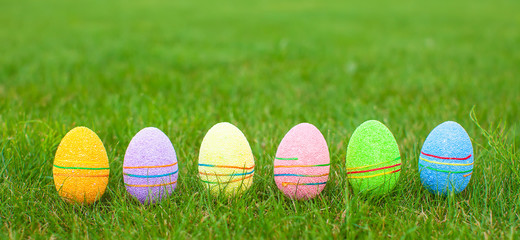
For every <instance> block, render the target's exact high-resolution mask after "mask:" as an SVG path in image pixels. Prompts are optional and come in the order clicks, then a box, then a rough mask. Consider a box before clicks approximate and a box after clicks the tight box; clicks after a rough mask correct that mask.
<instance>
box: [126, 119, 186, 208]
mask: <svg viewBox="0 0 520 240" xmlns="http://www.w3.org/2000/svg"><path fill="white" fill-rule="evenodd" d="M178 172H179V166H178V165H177V155H176V153H175V149H174V148H173V145H172V143H171V142H170V139H169V138H168V136H166V135H165V134H164V133H163V132H162V131H161V130H159V129H157V128H154V127H148V128H144V129H142V130H141V131H139V132H138V133H137V134H136V135H135V136H134V137H133V138H132V140H131V141H130V144H128V148H127V149H126V153H125V159H124V162H123V179H124V182H125V186H126V190H127V191H128V193H130V194H131V195H132V196H134V197H135V198H137V200H139V201H140V202H141V203H148V204H150V203H154V202H157V201H160V200H161V199H163V198H165V197H167V196H169V195H170V194H171V193H172V192H173V191H174V190H175V187H176V186H177V177H178Z"/></svg>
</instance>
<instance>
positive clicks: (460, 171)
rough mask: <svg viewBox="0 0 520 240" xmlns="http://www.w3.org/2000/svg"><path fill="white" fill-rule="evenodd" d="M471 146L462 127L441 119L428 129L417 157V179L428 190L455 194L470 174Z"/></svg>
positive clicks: (465, 184)
mask: <svg viewBox="0 0 520 240" xmlns="http://www.w3.org/2000/svg"><path fill="white" fill-rule="evenodd" d="M473 157H474V156H473V146H472V145H471V140H470V138H469V136H468V133H466V130H464V128H463V127H462V126H460V125H459V124H458V123H456V122H451V121H448V122H444V123H442V124H441V125H439V126H437V127H436V128H434V129H433V130H432V132H431V133H430V134H429V135H428V137H427V138H426V140H425V141H424V144H423V147H422V149H421V154H420V156H419V164H418V165H419V173H420V176H421V182H422V184H423V186H424V187H425V188H426V189H428V191H430V192H432V193H434V194H439V195H447V194H448V193H449V192H454V193H459V192H461V191H462V190H464V188H466V186H467V185H468V183H469V180H470V179H471V174H472V173H473Z"/></svg>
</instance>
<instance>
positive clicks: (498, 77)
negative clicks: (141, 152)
mask: <svg viewBox="0 0 520 240" xmlns="http://www.w3.org/2000/svg"><path fill="white" fill-rule="evenodd" d="M518 12H520V2H519V1H514V0H496V1H484V0H473V1H470V0H439V1H424V0H419V1H414V0H394V1H387V0H367V1H341V0H327V1H320V0H300V1H294V0H287V1H275V0H261V1H240V0H229V1H225V0H224V1H210V0H178V1H164V0H130V1H120V0H114V1H101V0H89V1H86V0H78V1H65V0H48V1H36V0H20V1H7V0H0V137H1V139H0V153H1V161H0V162H1V163H0V238H28V237H34V238H54V237H57V238H64V239H67V238H93V239H97V238H107V239H109V238H129V239H133V238H149V237H151V238H176V239H184V238H196V239H230V238H233V239H243V238H271V239H283V238H308V239H312V238H338V239H342V238H345V237H347V238H426V239H437V238H442V239H453V238H470V239H473V238H496V237H500V238H520V170H519V169H520V160H519V159H520V153H519V151H518V150H519V146H520V130H519V129H518V127H520V120H519V117H520V108H519V106H520V94H519V90H520V78H519V76H520V27H519V26H520V14H518ZM369 119H377V120H380V121H381V122H383V123H385V124H386V125H387V126H388V127H389V128H390V130H391V131H392V132H393V133H394V135H395V137H396V139H397V142H398V144H399V147H400V150H401V156H402V159H403V166H402V171H401V177H400V180H399V182H398V184H397V186H396V188H395V189H394V190H392V191H391V193H390V194H388V195H386V196H383V197H368V196H359V195H356V194H353V192H352V189H351V188H350V187H349V186H348V184H347V179H346V170H345V156H346V149H347V144H348V140H349V138H350V136H351V135H352V133H353V132H354V130H355V128H356V127H357V126H358V125H360V124H361V123H362V122H364V121H365V120H369ZM447 120H453V121H457V122H459V123H460V124H461V125H462V126H464V127H465V128H466V130H467V131H468V133H469V135H470V136H471V137H472V140H473V147H474V149H475V156H476V157H475V170H474V174H473V175H472V179H471V182H470V184H469V185H468V187H467V188H466V190H464V191H463V192H462V193H461V194H459V195H456V196H449V197H446V198H445V197H436V196H434V195H432V194H430V193H428V192H427V190H425V189H424V188H423V187H422V185H421V182H420V179H419V173H418V166H417V161H418V155H419V151H420V149H421V147H422V143H423V141H424V139H425V138H426V136H427V135H428V133H429V132H430V131H431V130H432V129H433V128H434V127H435V126H437V125H438V124H440V123H442V122H444V121H447ZM222 121H228V122H231V123H233V124H235V125H236V126H237V127H238V128H240V129H241V130H242V131H243V132H244V134H245V135H246V137H247V138H248V140H249V143H250V145H251V148H252V150H253V154H254V156H255V159H256V175H255V178H254V184H253V186H252V188H251V189H250V191H248V192H247V193H246V194H245V195H243V196H241V197H239V198H235V199H224V198H215V197H212V196H210V195H208V193H207V192H206V191H204V188H203V185H202V184H201V183H200V181H199V178H198V175H197V174H198V172H197V159H198V151H199V148H200V144H201V141H202V137H203V136H204V135H205V133H206V132H207V130H208V129H209V128H210V127H211V126H213V125H214V124H216V123H218V122H222ZM300 122H310V123H313V124H314V125H316V126H317V127H318V128H319V129H320V130H321V131H322V133H323V134H324V136H325V138H326V140H327V142H328V145H329V149H330V154H331V162H332V165H331V175H330V178H329V183H328V184H327V186H326V188H325V190H324V191H323V192H322V194H321V195H320V197H318V198H316V199H313V200H310V201H291V200H289V199H288V198H286V197H284V195H283V194H282V193H281V191H279V190H278V189H277V187H276V185H275V183H274V179H273V159H274V154H275V152H276V149H277V147H278V144H279V143H280V141H281V139H282V137H283V136H284V134H285V133H286V132H287V131H288V130H289V129H290V128H291V127H292V126H294V125H296V124H297V123H300ZM75 126H87V127H89V128H91V129H92V130H94V131H95V132H96V133H97V134H98V135H99V136H100V138H101V139H102V140H103V142H104V144H105V147H106V149H107V152H108V156H109V161H110V170H111V173H110V182H109V185H108V189H107V191H106V193H105V195H104V196H103V198H102V199H101V201H99V202H97V203H95V204H94V205H90V206H77V205H70V204H68V203H66V202H64V201H62V200H61V199H60V197H59V196H58V194H57V192H56V189H55V187H54V183H53V179H52V162H53V159H54V154H55V152H56V149H57V147H58V144H59V142H60V140H61V138H62V137H63V136H64V135H65V134H66V133H67V132H68V131H69V130H70V129H72V128H73V127H75ZM148 126H155V127H158V128H160V129H161V130H163V131H164V132H165V133H166V134H167V135H168V136H169V137H170V139H171V141H172V143H173V145H174V147H175V149H176V151H177V154H178V159H179V167H180V170H179V185H178V186H177V189H176V190H175V192H174V194H173V195H172V196H171V197H170V198H168V199H167V200H166V201H163V202H161V203H160V204H156V205H153V206H142V205H140V204H139V203H138V202H137V201H135V200H133V199H132V198H131V197H130V196H129V195H128V194H127V193H126V190H125V188H124V185H123V176H122V164H123V157H124V153H125V150H126V147H127V146H128V143H129V142H130V140H131V138H132V137H133V136H134V135H135V134H136V133H137V132H138V131H139V130H140V129H142V128H144V127H148Z"/></svg>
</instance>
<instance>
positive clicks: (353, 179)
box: [346, 120, 401, 195]
mask: <svg viewBox="0 0 520 240" xmlns="http://www.w3.org/2000/svg"><path fill="white" fill-rule="evenodd" d="M346 166H347V178H348V181H349V183H350V185H351V186H352V188H353V190H354V192H358V193H359V192H362V193H368V194H372V195H382V194H385V193H387V192H389V191H390V190H391V189H393V188H394V186H395V184H396V183H397V181H398V179H399V174H400V171H401V156H400V153H399V147H398V146H397V142H396V141H395V138H394V136H393V135H392V132H390V130H389V129H388V128H387V127H386V126H385V125H384V124H382V123H381V122H379V121H376V120H370V121H366V122H364V123H363V124H361V125H360V126H359V127H358V128H357V129H356V130H355V131H354V133H353V134H352V137H351V138H350V142H349V144H348V147H347V162H346Z"/></svg>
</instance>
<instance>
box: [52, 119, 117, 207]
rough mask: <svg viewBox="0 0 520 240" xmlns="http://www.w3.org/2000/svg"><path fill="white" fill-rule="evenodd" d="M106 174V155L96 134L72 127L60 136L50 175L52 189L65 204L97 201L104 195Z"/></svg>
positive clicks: (107, 169)
mask: <svg viewBox="0 0 520 240" xmlns="http://www.w3.org/2000/svg"><path fill="white" fill-rule="evenodd" d="M109 172H110V168H109V166H108V157H107V152H106V150H105V147H104V146H103V143H102V142H101V139H99V137H98V136H97V135H96V133H94V132H93V131H92V130H90V129H88V128H86V127H76V128H74V129H72V130H70V131H69V132H68V133H67V134H66V135H65V137H63V139H62V140H61V142H60V145H59V146H58V150H56V156H55V158H54V166H53V168H52V173H53V178H54V185H55V186H56V190H58V194H59V195H60V196H61V197H62V198H63V199H64V200H65V201H67V202H71V203H72V202H76V203H81V204H90V203H93V202H95V201H97V200H98V199H99V198H101V196H102V195H103V193H104V192H105V189H106V187H107V184H108V175H109Z"/></svg>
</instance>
